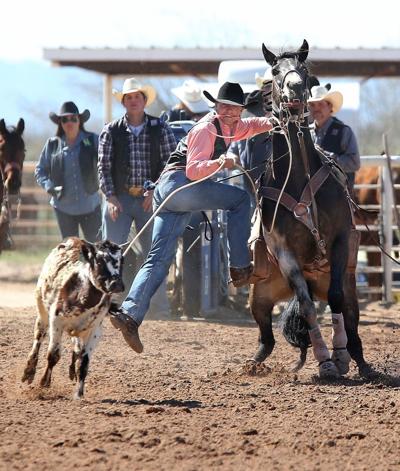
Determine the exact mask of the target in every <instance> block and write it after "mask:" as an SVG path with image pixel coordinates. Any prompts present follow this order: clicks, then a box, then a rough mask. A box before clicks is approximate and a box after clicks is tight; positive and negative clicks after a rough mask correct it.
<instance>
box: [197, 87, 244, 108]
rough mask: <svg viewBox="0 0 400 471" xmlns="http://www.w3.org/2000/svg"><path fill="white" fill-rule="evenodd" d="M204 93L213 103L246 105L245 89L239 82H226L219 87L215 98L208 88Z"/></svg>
mask: <svg viewBox="0 0 400 471" xmlns="http://www.w3.org/2000/svg"><path fill="white" fill-rule="evenodd" d="M203 94H204V96H205V97H206V98H207V100H210V101H212V102H213V103H223V104H225V105H233V106H243V107H244V106H245V104H244V93H243V89H242V87H241V86H240V85H239V84H238V83H233V82H225V83H224V84H223V85H222V86H221V88H220V89H219V91H218V96H217V98H214V97H213V96H212V95H211V93H208V92H207V90H204V91H203Z"/></svg>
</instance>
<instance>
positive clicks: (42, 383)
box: [40, 375, 51, 388]
mask: <svg viewBox="0 0 400 471" xmlns="http://www.w3.org/2000/svg"><path fill="white" fill-rule="evenodd" d="M50 382H51V378H48V377H47V375H44V376H43V378H42V379H41V380H40V386H41V387H42V388H49V387H50Z"/></svg>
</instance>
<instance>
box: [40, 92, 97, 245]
mask: <svg viewBox="0 0 400 471" xmlns="http://www.w3.org/2000/svg"><path fill="white" fill-rule="evenodd" d="M49 117H50V119H51V121H52V122H53V123H54V124H56V125H57V131H56V135H55V137H51V138H50V139H48V140H47V142H46V144H45V146H44V147H43V150H42V152H41V154H40V157H39V161H38V163H37V165H36V168H35V177H36V181H37V182H38V183H39V185H40V186H41V187H42V188H44V189H45V190H46V191H47V193H48V194H49V195H51V199H50V204H51V206H53V208H54V211H55V214H56V219H57V223H58V227H59V229H60V232H61V237H62V238H63V239H64V238H65V237H70V236H75V237H79V228H81V230H82V232H83V235H84V237H85V239H87V240H88V241H90V242H95V241H96V240H99V239H100V226H101V198H100V195H99V193H98V191H97V190H98V188H99V183H98V175H97V146H98V136H97V134H95V133H92V132H88V131H86V129H85V127H84V123H86V121H87V120H88V119H89V117H90V112H89V110H84V111H83V112H82V113H80V112H79V110H78V107H77V106H76V104H75V103H74V102H72V101H67V102H65V103H63V104H62V105H61V108H60V111H59V112H58V114H57V113H54V112H51V113H49Z"/></svg>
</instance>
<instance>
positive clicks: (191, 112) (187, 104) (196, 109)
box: [168, 80, 210, 121]
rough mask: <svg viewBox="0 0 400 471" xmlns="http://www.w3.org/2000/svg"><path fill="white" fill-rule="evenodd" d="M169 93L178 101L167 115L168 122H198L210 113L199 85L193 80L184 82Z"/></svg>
mask: <svg viewBox="0 0 400 471" xmlns="http://www.w3.org/2000/svg"><path fill="white" fill-rule="evenodd" d="M171 92H172V93H173V94H174V95H175V96H176V97H177V98H178V99H179V100H180V101H179V103H178V104H177V105H175V106H174V107H173V108H172V110H170V112H169V113H168V120H169V121H182V120H190V121H198V120H199V119H201V118H202V117H203V116H204V115H205V114H207V113H208V112H209V111H210V107H209V106H208V103H207V102H206V100H205V99H204V98H203V96H202V93H201V88H200V85H199V84H198V83H197V82H195V81H194V80H185V81H184V82H183V84H182V85H181V86H180V87H175V88H172V89H171Z"/></svg>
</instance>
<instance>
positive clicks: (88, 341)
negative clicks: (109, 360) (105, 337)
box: [74, 320, 102, 399]
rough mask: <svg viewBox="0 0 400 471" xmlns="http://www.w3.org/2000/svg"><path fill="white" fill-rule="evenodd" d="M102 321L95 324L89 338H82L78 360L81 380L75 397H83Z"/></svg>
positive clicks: (100, 332)
mask: <svg viewBox="0 0 400 471" xmlns="http://www.w3.org/2000/svg"><path fill="white" fill-rule="evenodd" d="M101 322H102V320H101V321H100V323H99V324H98V325H96V326H94V328H93V329H92V330H91V332H90V333H89V335H88V336H87V338H84V339H81V340H82V348H81V351H80V352H79V354H78V356H77V361H76V366H77V372H78V380H79V382H78V384H77V387H76V390H75V393H74V399H81V398H82V397H83V393H84V388H85V379H86V376H87V374H88V371H89V363H90V358H91V356H92V354H93V351H94V349H95V347H96V345H97V343H98V341H99V340H100V338H101V334H102V325H101Z"/></svg>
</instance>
